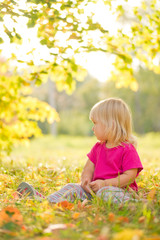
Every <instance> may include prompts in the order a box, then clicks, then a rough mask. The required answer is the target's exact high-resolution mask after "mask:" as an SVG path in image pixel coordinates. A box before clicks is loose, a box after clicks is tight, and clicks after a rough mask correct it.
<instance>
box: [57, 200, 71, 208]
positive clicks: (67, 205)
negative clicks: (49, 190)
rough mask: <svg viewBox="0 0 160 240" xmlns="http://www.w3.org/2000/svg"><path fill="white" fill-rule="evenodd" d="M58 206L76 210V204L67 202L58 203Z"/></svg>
mask: <svg viewBox="0 0 160 240" xmlns="http://www.w3.org/2000/svg"><path fill="white" fill-rule="evenodd" d="M57 206H58V207H60V208H62V209H68V210H72V209H73V208H74V204H73V203H70V202H68V201H67V200H65V201H62V202H59V203H57Z"/></svg>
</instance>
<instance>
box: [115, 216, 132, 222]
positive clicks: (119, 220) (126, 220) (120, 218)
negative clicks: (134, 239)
mask: <svg viewBox="0 0 160 240" xmlns="http://www.w3.org/2000/svg"><path fill="white" fill-rule="evenodd" d="M117 221H118V222H125V223H129V218H128V217H124V216H120V217H118V218H117Z"/></svg>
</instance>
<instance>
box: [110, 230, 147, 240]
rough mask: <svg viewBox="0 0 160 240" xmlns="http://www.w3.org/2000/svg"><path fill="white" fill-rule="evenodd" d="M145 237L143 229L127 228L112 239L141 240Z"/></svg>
mask: <svg viewBox="0 0 160 240" xmlns="http://www.w3.org/2000/svg"><path fill="white" fill-rule="evenodd" d="M142 237H143V231H142V230H139V229H125V230H123V231H121V232H119V233H116V234H115V235H114V237H113V239H112V240H122V239H125V240H133V239H136V240H141V239H142Z"/></svg>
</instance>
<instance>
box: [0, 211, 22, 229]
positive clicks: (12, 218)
mask: <svg viewBox="0 0 160 240" xmlns="http://www.w3.org/2000/svg"><path fill="white" fill-rule="evenodd" d="M8 222H13V223H15V224H17V225H22V224H23V216H22V215H21V213H20V211H19V210H18V209H17V208H16V207H12V206H8V207H5V208H3V209H2V210H1V212H0V226H2V225H3V224H6V223H8Z"/></svg>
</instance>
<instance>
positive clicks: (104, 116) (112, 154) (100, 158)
mask: <svg viewBox="0 0 160 240" xmlns="http://www.w3.org/2000/svg"><path fill="white" fill-rule="evenodd" d="M90 119H91V121H92V122H93V132H94V134H95V136H96V138H97V140H98V142H97V143H96V144H95V145H94V146H93V147H92V149H91V151H90V152H89V153H88V154H87V156H88V160H87V162H86V164H85V166H84V169H83V172H82V175H81V184H76V183H69V184H67V185H66V186H64V187H63V188H62V189H60V190H59V191H57V192H55V193H53V194H51V195H50V196H48V200H49V202H51V203H57V202H61V201H64V200H68V201H74V200H75V198H78V199H81V200H85V199H89V200H91V199H92V197H93V194H96V196H98V197H100V198H103V200H104V201H107V200H108V199H112V201H113V202H114V203H121V202H126V201H128V200H134V198H133V194H131V192H135V193H136V192H137V191H138V186H137V183H136V181H135V179H136V177H137V176H138V174H139V173H140V171H141V170H142V169H143V166H142V164H141V161H140V158H139V156H138V153H137V151H136V140H135V138H134V136H133V135H132V119H131V114H130V110H129V108H128V106H127V105H126V103H125V102H124V101H123V100H122V99H117V98H109V99H105V100H103V101H100V102H98V103H97V104H95V105H94V106H93V108H92V109H91V111H90ZM129 190H132V191H129ZM17 191H18V193H19V195H21V196H23V195H28V196H32V197H34V198H38V199H43V198H45V197H44V196H43V195H42V194H40V193H39V192H38V191H36V190H35V189H34V188H33V187H32V186H31V185H30V184H28V183H25V182H22V183H21V184H20V185H19V186H18V189H17Z"/></svg>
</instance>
